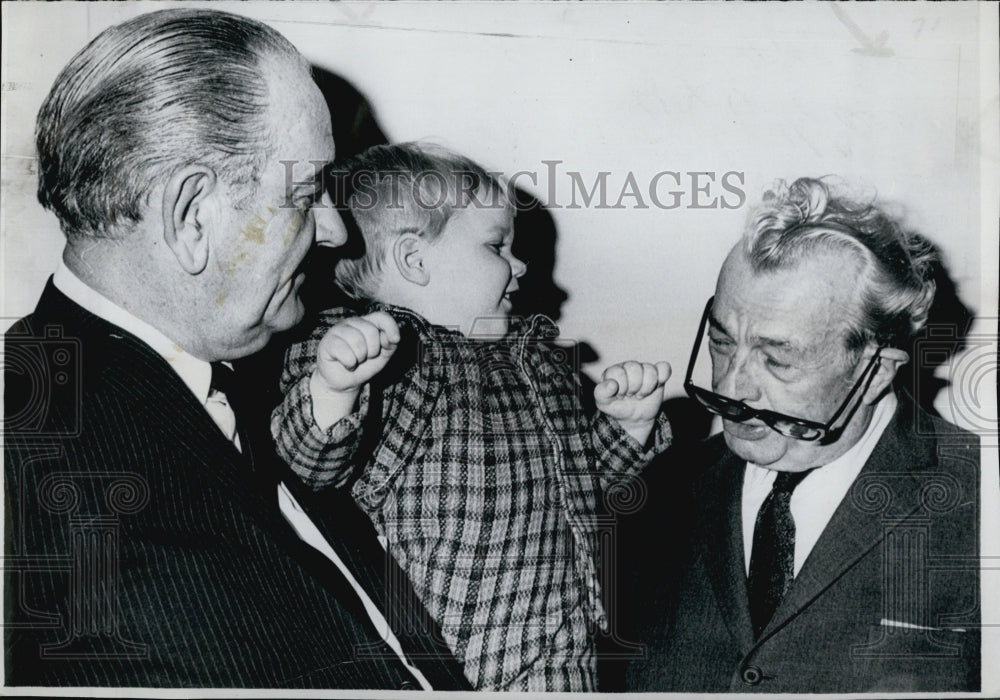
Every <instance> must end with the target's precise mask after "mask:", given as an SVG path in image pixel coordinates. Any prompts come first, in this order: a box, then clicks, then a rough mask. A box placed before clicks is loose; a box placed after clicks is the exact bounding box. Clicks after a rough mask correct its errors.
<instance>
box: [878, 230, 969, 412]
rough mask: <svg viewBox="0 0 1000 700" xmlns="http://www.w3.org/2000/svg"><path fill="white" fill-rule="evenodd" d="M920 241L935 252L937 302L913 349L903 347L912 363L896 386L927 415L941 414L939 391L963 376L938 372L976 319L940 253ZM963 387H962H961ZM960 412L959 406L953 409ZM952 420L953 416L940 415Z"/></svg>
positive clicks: (962, 345)
mask: <svg viewBox="0 0 1000 700" xmlns="http://www.w3.org/2000/svg"><path fill="white" fill-rule="evenodd" d="M917 235H918V237H919V238H920V239H921V240H924V241H925V242H927V244H928V245H929V246H930V247H931V248H932V249H933V250H934V253H935V254H936V255H935V257H936V258H937V261H936V262H935V263H934V264H933V267H932V276H933V279H934V282H935V284H936V285H937V292H936V294H935V295H934V303H933V304H932V305H931V308H930V312H929V314H928V319H927V325H926V326H925V327H924V329H923V330H921V331H920V333H918V334H917V335H916V337H915V338H914V339H913V341H912V343H911V345H910V347H907V348H903V349H904V350H906V351H907V352H908V353H910V362H909V365H908V366H907V367H904V368H902V370H901V371H900V372H899V374H897V375H896V383H897V385H898V386H899V387H900V388H902V389H904V390H905V391H907V392H909V393H910V395H911V396H913V398H914V399H915V400H916V402H917V404H918V405H919V406H920V407H921V408H923V409H924V410H925V411H927V412H928V413H931V414H933V415H940V412H939V411H937V410H935V408H934V405H933V404H934V399H935V398H936V397H937V395H938V392H940V391H942V390H947V389H950V388H951V387H952V386H955V385H961V384H962V382H963V379H966V380H968V379H971V378H970V377H966V378H963V377H961V376H952V377H951V379H950V381H949V379H941V378H939V377H936V376H935V372H937V371H938V369H939V368H940V367H942V366H944V365H948V364H949V363H950V362H951V361H952V359H953V358H954V357H955V355H957V354H958V353H959V352H961V351H962V350H964V349H966V347H967V346H968V342H967V340H968V337H969V329H970V327H971V326H972V322H973V320H974V319H975V315H974V314H973V312H972V310H971V309H969V308H968V307H967V306H965V304H963V303H962V300H961V299H959V298H958V289H957V286H956V285H955V280H954V279H952V277H951V275H950V274H949V272H948V269H947V267H946V266H945V264H944V262H943V261H941V250H940V248H938V247H937V246H936V245H934V244H933V243H930V242H929V241H927V240H926V238H924V237H923V236H920V235H919V234H917ZM959 388H961V387H959ZM954 408H955V410H959V407H957V406H956V407H954ZM941 417H942V418H944V419H945V420H952V418H953V416H941Z"/></svg>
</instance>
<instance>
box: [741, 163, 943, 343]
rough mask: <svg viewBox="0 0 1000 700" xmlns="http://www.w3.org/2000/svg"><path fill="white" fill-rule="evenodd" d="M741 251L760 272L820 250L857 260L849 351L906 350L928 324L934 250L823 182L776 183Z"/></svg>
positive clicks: (849, 311) (886, 217)
mask: <svg viewBox="0 0 1000 700" xmlns="http://www.w3.org/2000/svg"><path fill="white" fill-rule="evenodd" d="M742 245H743V252H744V254H745V255H746V258H747V260H748V261H749V262H750V265H751V267H752V268H753V269H754V270H755V271H758V272H762V271H765V272H766V271H770V270H777V269H788V268H791V267H794V266H795V265H796V264H797V263H798V262H799V261H800V260H803V259H805V258H807V257H812V256H814V255H816V254H817V253H820V252H822V251H842V252H844V253H846V254H847V255H849V256H850V257H852V258H853V259H854V260H855V261H856V262H857V263H858V265H859V271H860V278H859V281H858V290H857V299H858V300H859V303H858V304H857V305H856V307H855V308H853V309H845V310H844V312H845V313H846V314H847V315H848V335H847V349H848V350H849V351H851V352H858V351H860V350H861V349H862V348H864V347H865V346H866V345H867V344H868V343H869V342H871V341H875V342H877V343H886V344H888V345H891V346H893V347H897V348H904V349H905V348H906V347H907V346H908V343H909V340H910V339H911V337H912V336H913V335H914V334H915V333H916V332H917V331H919V330H920V329H921V328H923V327H924V325H925V324H926V323H927V314H928V311H929V309H930V306H931V303H932V302H933V301H934V291H935V284H934V280H933V278H932V268H933V263H934V262H935V260H936V256H935V253H934V250H933V248H932V247H931V246H930V245H929V244H928V243H927V241H926V240H924V239H923V238H921V237H920V236H917V235H915V234H913V233H910V232H907V231H905V230H904V229H903V228H902V227H901V226H900V225H899V223H898V222H896V221H894V220H893V219H892V218H891V217H890V216H889V215H888V214H886V213H885V212H884V211H883V210H882V209H880V208H878V207H876V206H875V205H874V203H872V202H859V201H855V200H853V199H851V198H849V197H848V196H846V195H843V194H840V193H838V192H836V191H834V189H833V187H832V186H831V185H830V184H828V182H827V181H825V179H813V178H800V179H798V180H796V181H795V182H793V183H792V184H791V185H786V184H785V183H784V181H779V182H778V183H776V185H775V187H774V189H773V190H772V191H770V192H767V193H766V194H765V195H764V200H763V202H762V204H761V205H760V206H759V207H758V208H757V209H756V210H755V211H754V213H753V215H752V217H751V221H750V224H749V226H748V227H747V229H746V231H745V233H744V235H743V242H742Z"/></svg>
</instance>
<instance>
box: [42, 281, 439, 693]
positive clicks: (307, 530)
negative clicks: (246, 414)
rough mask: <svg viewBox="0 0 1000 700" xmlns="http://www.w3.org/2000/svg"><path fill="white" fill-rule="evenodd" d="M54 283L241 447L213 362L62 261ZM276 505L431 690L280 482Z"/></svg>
mask: <svg viewBox="0 0 1000 700" xmlns="http://www.w3.org/2000/svg"><path fill="white" fill-rule="evenodd" d="M52 283H53V284H54V285H55V287H56V289H58V290H59V291H60V292H62V293H63V294H65V295H66V296H67V297H69V298H70V299H72V300H73V301H74V302H76V303H77V304H79V305H80V306H82V307H83V308H84V309H86V310H87V311H89V312H90V313H92V314H94V315H95V316H98V317H100V318H102V319H104V320H105V321H107V322H109V323H112V324H114V325H116V326H118V327H119V328H121V329H123V330H125V331H128V332H129V333H131V334H132V335H134V336H135V337H137V338H138V339H139V340H141V341H143V342H144V343H146V344H147V345H148V346H149V347H151V348H152V349H153V350H154V351H155V352H156V353H157V354H158V355H160V356H161V357H163V359H165V360H166V361H167V364H169V365H170V366H171V367H172V368H173V370H174V371H175V372H176V373H177V376H179V377H180V378H181V381H183V382H184V384H185V385H186V386H187V388H188V389H190V390H191V393H192V394H194V396H195V398H196V399H198V401H199V402H200V403H201V405H202V406H204V407H205V410H206V411H208V414H209V415H210V416H211V417H212V420H213V421H214V422H215V424H216V425H218V426H219V430H221V431H222V433H223V435H225V436H226V438H227V439H228V440H229V441H230V442H232V443H233V444H234V445H235V446H236V449H241V446H240V438H239V434H238V433H237V430H236V416H235V414H234V413H233V409H232V408H231V407H230V406H229V402H228V400H227V399H226V395H225V394H223V393H220V392H217V391H213V390H212V389H211V384H212V366H211V365H210V364H209V363H208V362H206V361H205V360H201V359H198V358H197V357H195V356H193V355H191V354H189V353H187V352H185V351H184V349H183V348H181V347H180V346H178V345H177V344H176V343H174V342H173V341H172V340H170V339H169V338H167V337H166V336H165V335H163V333H161V332H160V331H158V330H157V329H155V328H153V327H152V326H151V325H149V324H148V323H146V322H145V321H143V320H142V319H139V318H136V317H135V316H134V315H132V314H131V313H129V312H128V311H126V310H125V309H123V308H122V307H120V306H118V305H117V304H115V303H114V302H113V301H111V300H110V299H108V298H107V297H105V296H104V295H103V294H101V293H100V292H98V291H97V290H95V289H93V288H92V287H90V286H89V285H88V284H87V283H85V282H84V281H83V280H81V279H80V278H79V277H77V276H76V275H75V274H74V273H73V272H72V271H71V270H70V269H69V268H68V267H66V265H65V263H63V262H62V261H60V262H59V266H58V267H57V268H56V272H55V274H54V275H53V276H52ZM241 451H242V450H241ZM277 498H278V506H279V507H280V509H281V514H282V515H283V516H284V518H285V520H287V521H288V523H289V524H290V525H291V526H292V528H294V530H295V532H296V533H297V534H298V536H299V537H300V538H301V539H302V540H303V541H304V542H306V543H308V544H309V545H310V546H311V547H313V548H314V549H316V550H318V551H319V552H320V553H321V554H323V555H324V556H325V557H326V558H327V559H329V560H330V561H332V562H333V563H334V564H335V565H336V566H337V568H338V569H340V572H341V573H342V574H343V575H344V578H346V579H347V581H348V583H350V584H351V587H352V588H353V589H354V591H355V592H356V593H357V594H358V597H359V598H360V599H361V602H362V604H363V605H364V608H365V611H366V612H367V613H368V616H369V617H370V618H371V621H372V624H374V625H375V629H376V630H378V633H379V634H380V635H382V637H383V639H385V641H386V643H387V644H388V645H389V646H390V648H392V650H393V651H394V652H396V655H397V656H399V659H400V661H401V662H402V663H403V664H404V665H405V666H406V667H407V669H409V671H410V672H411V673H412V674H413V675H414V677H415V678H416V679H417V681H418V682H419V683H420V685H421V686H422V687H423V689H424V690H432V688H431V685H430V683H429V682H428V681H427V679H426V678H425V677H424V676H423V674H422V673H420V671H419V670H418V669H417V668H416V667H415V666H413V665H412V664H411V663H410V662H409V661H408V660H407V658H406V656H405V655H404V654H403V648H402V646H401V645H400V643H399V640H398V639H397V637H396V635H395V634H394V633H393V632H392V630H391V629H389V623H388V622H387V621H386V619H385V616H384V615H383V614H382V612H381V611H380V610H379V609H378V606H377V605H376V604H375V602H374V601H373V600H372V599H371V597H369V595H368V594H367V593H366V592H365V590H364V588H362V587H361V584H359V583H358V581H357V579H355V578H354V576H353V574H351V572H350V571H349V570H348V568H347V565H346V564H344V562H343V561H342V560H341V558H340V557H339V556H337V553H336V552H335V551H334V550H333V548H332V547H331V546H330V544H329V542H327V541H326V539H325V538H324V537H323V535H322V534H321V533H320V531H319V529H318V528H317V527H316V525H315V523H313V522H312V520H310V519H309V516H308V515H306V513H305V511H303V510H302V506H300V505H299V504H298V502H297V501H296V500H295V498H294V497H293V496H292V494H291V493H290V492H289V491H288V488H287V487H286V486H285V485H284V484H278V492H277Z"/></svg>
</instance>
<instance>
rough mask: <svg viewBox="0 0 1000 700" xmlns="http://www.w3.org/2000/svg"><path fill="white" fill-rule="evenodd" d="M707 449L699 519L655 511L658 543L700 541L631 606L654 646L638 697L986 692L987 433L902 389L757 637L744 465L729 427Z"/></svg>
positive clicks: (633, 672)
mask: <svg viewBox="0 0 1000 700" xmlns="http://www.w3.org/2000/svg"><path fill="white" fill-rule="evenodd" d="M706 453H707V454H705V455H702V456H701V458H703V459H704V461H701V462H700V463H701V464H707V465H710V466H709V467H708V469H706V470H705V471H704V472H703V473H701V474H699V475H698V476H697V477H696V479H695V483H694V499H693V512H692V508H687V509H686V512H687V514H688V515H690V522H689V526H691V525H693V527H691V529H690V530H689V531H686V532H685V531H680V532H678V531H677V530H675V529H672V528H665V527H664V525H663V517H662V516H660V517H658V513H660V514H662V512H663V511H658V512H649V513H648V516H650V518H649V519H647V525H646V538H647V541H660V540H661V538H662V539H663V540H666V539H667V538H678V537H680V538H687V539H688V542H687V547H686V553H685V554H684V555H682V556H681V558H680V560H679V561H678V562H677V564H679V566H675V567H673V571H664V570H663V569H662V568H661V569H659V570H657V571H655V572H654V571H652V570H648V569H647V571H646V572H645V576H644V578H645V583H646V584H647V587H645V588H643V589H641V591H640V592H639V593H638V594H637V595H635V596H633V597H632V599H631V602H632V604H634V605H636V606H637V610H640V611H642V613H641V614H640V615H637V616H636V617H637V618H638V617H641V618H642V619H641V620H640V621H639V624H638V631H637V632H635V633H634V634H635V636H633V637H630V638H635V639H638V640H639V641H641V642H642V643H644V644H645V645H646V646H647V649H646V652H645V654H644V655H643V657H642V658H636V659H635V660H633V661H632V662H631V663H630V664H629V667H628V668H627V669H626V690H656V691H675V692H677V691H683V692H716V693H717V692H733V691H747V692H778V693H809V692H812V693H815V692H826V693H848V692H888V691H893V692H906V691H911V692H924V693H927V692H937V691H945V690H949V691H963V690H964V691H974V690H978V689H979V686H980V658H979V654H980V634H979V620H980V617H979V599H980V596H979V440H978V438H976V437H975V436H974V435H972V434H970V433H967V432H966V431H964V430H960V429H959V428H956V427H955V426H953V425H951V424H949V423H946V422H945V421H943V420H940V419H938V418H935V417H932V416H930V415H928V414H926V413H924V412H922V411H921V410H920V409H919V408H918V407H917V406H915V405H914V404H913V403H912V402H911V401H908V400H906V399H905V398H903V397H901V400H900V404H899V407H898V408H897V411H896V415H895V416H894V418H893V420H892V422H891V423H890V424H889V425H888V426H887V427H886V430H885V432H884V433H883V434H882V437H881V439H880V441H879V443H878V445H877V446H876V447H875V450H874V451H873V452H872V454H871V456H870V457H869V459H868V461H867V462H866V464H865V466H864V467H863V468H862V470H861V472H860V474H859V475H858V478H857V479H856V480H855V482H854V485H853V486H852V487H851V489H850V491H849V492H848V494H847V495H846V496H845V498H844V500H843V502H841V504H840V506H839V507H838V509H837V510H836V512H835V513H834V515H833V518H832V519H831V521H830V523H829V524H828V525H827V527H826V529H825V530H824V532H823V534H822V535H821V537H820V539H819V541H817V543H816V545H815V547H814V548H813V550H812V552H811V553H810V555H809V557H808V558H807V559H806V561H805V563H804V564H803V566H802V569H801V571H800V572H799V574H798V576H796V578H795V580H794V581H793V583H792V585H791V588H790V589H789V591H788V593H787V595H786V596H785V598H784V600H783V601H782V602H781V605H780V607H779V608H778V609H777V611H776V612H775V614H774V617H773V618H772V619H771V622H770V623H769V625H768V626H767V627H766V628H765V630H764V631H763V633H762V634H761V636H760V638H759V639H756V640H755V639H754V638H753V631H752V627H751V624H750V612H749V604H748V598H747V589H746V573H745V569H744V553H743V552H744V550H743V540H742V521H741V489H742V483H743V471H744V468H745V462H744V461H743V460H740V459H739V458H738V457H737V456H736V455H735V454H733V453H732V452H731V451H729V450H728V449H727V448H726V447H725V443H724V441H723V439H722V436H717V437H716V438H713V439H712V440H710V441H709V443H708V445H707V450H706ZM680 510H684V509H683V508H680ZM668 512H669V511H668ZM658 520H659V522H660V525H659V528H662V530H658V529H657V525H656V524H655V523H656V522H657V521H658ZM649 529H653V532H650V531H649ZM646 558H647V560H649V556H648V551H647V557H646ZM640 585H642V584H640ZM650 610H653V611H656V612H655V614H649V611H650Z"/></svg>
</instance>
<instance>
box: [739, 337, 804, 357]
mask: <svg viewBox="0 0 1000 700" xmlns="http://www.w3.org/2000/svg"><path fill="white" fill-rule="evenodd" d="M751 340H752V341H753V344H754V345H763V346H765V347H768V348H771V349H772V350H783V351H785V352H798V353H801V352H803V347H802V346H801V345H799V344H798V343H793V342H792V341H790V340H778V339H776V338H768V337H767V336H754V337H753V338H751Z"/></svg>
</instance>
